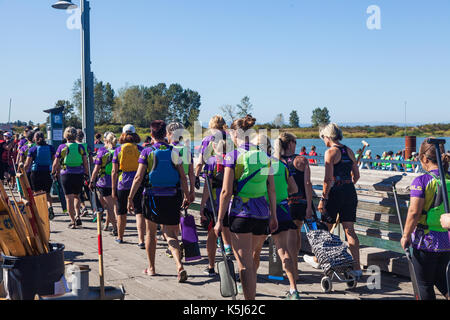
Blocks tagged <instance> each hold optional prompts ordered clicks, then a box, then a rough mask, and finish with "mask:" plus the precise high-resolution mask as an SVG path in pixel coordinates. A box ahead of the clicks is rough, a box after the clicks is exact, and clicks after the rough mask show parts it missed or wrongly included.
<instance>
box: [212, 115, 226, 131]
mask: <svg viewBox="0 0 450 320" xmlns="http://www.w3.org/2000/svg"><path fill="white" fill-rule="evenodd" d="M208 127H209V129H218V130H224V129H226V128H227V124H226V122H225V120H224V118H223V117H222V116H220V115H216V116H214V117H212V118H211V120H209V125H208Z"/></svg>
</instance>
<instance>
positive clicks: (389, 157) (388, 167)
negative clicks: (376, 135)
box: [385, 156, 392, 170]
mask: <svg viewBox="0 0 450 320" xmlns="http://www.w3.org/2000/svg"><path fill="white" fill-rule="evenodd" d="M385 160H392V157H391V156H387V157H386V158H385ZM385 166H386V170H391V169H392V163H385Z"/></svg>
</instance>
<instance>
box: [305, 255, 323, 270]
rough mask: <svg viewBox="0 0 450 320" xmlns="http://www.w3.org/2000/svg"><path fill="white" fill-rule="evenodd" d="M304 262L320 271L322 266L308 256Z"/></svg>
mask: <svg viewBox="0 0 450 320" xmlns="http://www.w3.org/2000/svg"><path fill="white" fill-rule="evenodd" d="M303 260H304V261H305V262H306V263H307V264H309V265H310V266H311V267H313V268H314V269H319V268H320V264H319V263H317V262H315V261H314V256H308V255H307V254H304V255H303Z"/></svg>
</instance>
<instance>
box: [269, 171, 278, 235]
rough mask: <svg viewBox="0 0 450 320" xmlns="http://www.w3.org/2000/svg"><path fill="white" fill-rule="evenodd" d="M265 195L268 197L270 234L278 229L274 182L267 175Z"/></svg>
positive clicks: (271, 177) (270, 176) (271, 176)
mask: <svg viewBox="0 0 450 320" xmlns="http://www.w3.org/2000/svg"><path fill="white" fill-rule="evenodd" d="M267 194H268V196H269V208H270V220H269V227H270V232H275V231H276V230H277V229H278V219H277V196H276V193H275V181H274V179H273V175H272V174H269V177H268V178H267Z"/></svg>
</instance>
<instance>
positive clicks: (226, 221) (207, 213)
mask: <svg viewBox="0 0 450 320" xmlns="http://www.w3.org/2000/svg"><path fill="white" fill-rule="evenodd" d="M203 213H204V214H205V216H206V217H207V218H208V221H211V222H212V221H216V218H215V217H214V214H213V212H212V211H211V210H209V209H208V208H205V210H204V211H203ZM217 214H219V213H218V212H217ZM223 226H224V227H227V228H229V227H230V218H229V217H228V211H227V212H225V216H224V217H223ZM213 227H214V226H213Z"/></svg>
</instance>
